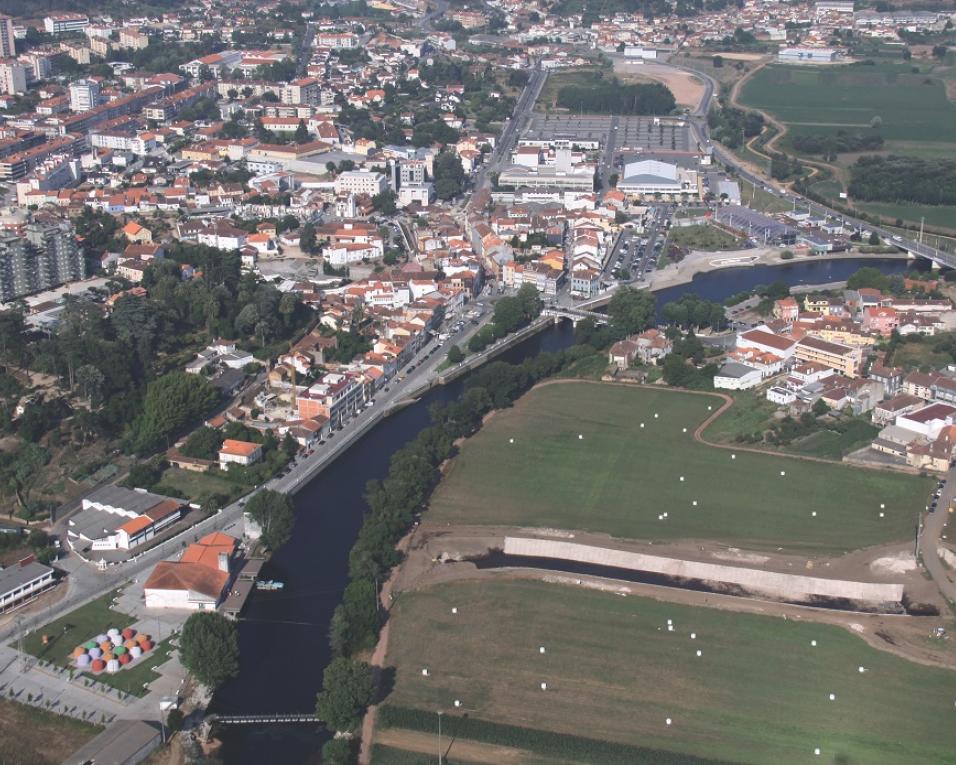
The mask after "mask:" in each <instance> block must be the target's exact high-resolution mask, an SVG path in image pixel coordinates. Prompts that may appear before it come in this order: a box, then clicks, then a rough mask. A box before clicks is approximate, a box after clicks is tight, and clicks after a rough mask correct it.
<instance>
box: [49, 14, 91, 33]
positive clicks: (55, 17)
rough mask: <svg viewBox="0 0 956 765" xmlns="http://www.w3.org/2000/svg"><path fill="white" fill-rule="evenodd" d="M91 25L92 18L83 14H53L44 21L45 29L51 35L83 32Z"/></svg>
mask: <svg viewBox="0 0 956 765" xmlns="http://www.w3.org/2000/svg"><path fill="white" fill-rule="evenodd" d="M89 25H90V17H89V16H86V15H84V14H82V13H53V14H50V15H49V16H47V17H46V18H44V19H43V29H44V31H46V33H47V34H49V35H62V34H64V33H66V32H82V31H83V30H84V29H86V28H87V27H88V26H89Z"/></svg>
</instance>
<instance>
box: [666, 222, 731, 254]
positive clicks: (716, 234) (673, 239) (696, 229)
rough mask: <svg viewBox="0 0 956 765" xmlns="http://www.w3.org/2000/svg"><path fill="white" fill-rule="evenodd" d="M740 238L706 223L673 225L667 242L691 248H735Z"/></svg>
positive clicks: (715, 249) (711, 249) (712, 249)
mask: <svg viewBox="0 0 956 765" xmlns="http://www.w3.org/2000/svg"><path fill="white" fill-rule="evenodd" d="M742 241H743V240H741V239H738V238H737V237H735V236H733V235H732V234H728V233H727V232H726V231H722V230H721V229H719V228H717V227H715V226H710V225H707V224H703V225H699V226H675V227H673V228H672V229H671V230H670V234H669V236H668V243H669V244H674V245H677V246H679V247H688V248H690V249H692V250H708V251H717V250H735V249H739V248H740V247H741V246H742Z"/></svg>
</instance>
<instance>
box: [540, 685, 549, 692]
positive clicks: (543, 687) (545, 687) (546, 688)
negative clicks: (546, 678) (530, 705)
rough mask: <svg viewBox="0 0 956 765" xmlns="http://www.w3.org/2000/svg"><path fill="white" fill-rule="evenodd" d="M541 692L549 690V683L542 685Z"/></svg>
mask: <svg viewBox="0 0 956 765" xmlns="http://www.w3.org/2000/svg"><path fill="white" fill-rule="evenodd" d="M541 690H542V691H546V690H548V684H547V683H541Z"/></svg>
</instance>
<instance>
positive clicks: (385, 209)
mask: <svg viewBox="0 0 956 765" xmlns="http://www.w3.org/2000/svg"><path fill="white" fill-rule="evenodd" d="M372 207H374V208H375V209H376V211H378V212H380V213H382V215H394V214H395V213H396V212H398V206H397V205H396V204H395V192H394V191H392V190H391V189H385V191H380V192H379V193H378V194H376V195H375V196H374V197H372Z"/></svg>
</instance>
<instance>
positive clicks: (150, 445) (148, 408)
mask: <svg viewBox="0 0 956 765" xmlns="http://www.w3.org/2000/svg"><path fill="white" fill-rule="evenodd" d="M218 401H219V392H218V391H217V390H216V389H215V388H214V387H213V386H212V385H210V384H209V382H208V381H206V380H205V379H204V378H202V377H200V376H198V375H190V374H186V373H185V372H171V373H169V374H167V375H164V376H163V377H160V378H158V379H157V380H154V381H153V382H151V383H150V384H149V386H148V387H147V389H146V396H145V398H144V400H143V410H142V412H141V414H140V415H139V416H138V417H137V418H136V419H135V420H134V421H133V423H132V424H131V426H130V429H129V433H128V446H129V447H130V448H131V449H132V451H134V452H136V453H138V454H143V453H146V452H151V451H155V450H156V449H159V448H163V447H166V446H168V443H167V442H168V440H169V439H170V437H171V436H173V435H175V434H176V433H179V432H181V431H182V430H184V429H185V428H186V427H187V426H189V425H191V424H193V423H195V422H196V421H197V420H200V419H202V418H203V417H204V416H205V415H206V414H208V413H209V411H210V410H211V409H212V408H213V406H215V404H216V402H218Z"/></svg>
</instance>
